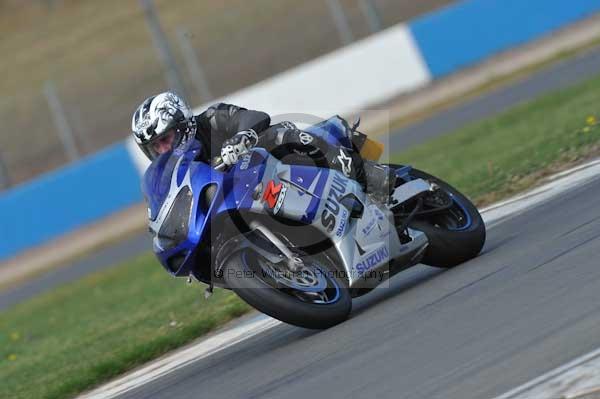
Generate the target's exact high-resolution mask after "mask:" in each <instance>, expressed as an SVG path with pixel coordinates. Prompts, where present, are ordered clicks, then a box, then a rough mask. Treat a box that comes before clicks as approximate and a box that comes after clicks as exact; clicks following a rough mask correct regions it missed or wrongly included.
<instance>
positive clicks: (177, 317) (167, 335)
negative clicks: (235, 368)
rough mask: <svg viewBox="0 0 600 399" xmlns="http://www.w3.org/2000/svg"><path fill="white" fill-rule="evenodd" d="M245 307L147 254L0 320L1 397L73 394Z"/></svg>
mask: <svg viewBox="0 0 600 399" xmlns="http://www.w3.org/2000/svg"><path fill="white" fill-rule="evenodd" d="M249 309H250V308H249V307H248V306H247V305H246V304H245V303H243V302H242V301H241V300H239V299H238V298H237V297H236V296H235V295H233V294H230V293H229V292H226V291H224V290H216V291H215V294H214V295H213V297H211V298H210V300H209V301H206V300H204V297H203V293H202V290H200V289H199V286H198V284H194V285H193V286H192V287H186V286H185V284H184V280H183V279H172V278H170V277H169V275H168V274H167V273H166V272H165V271H164V270H163V269H162V268H161V267H160V266H159V265H158V264H157V262H156V260H155V259H154V257H153V255H150V254H147V255H144V256H141V257H139V258H136V259H134V260H132V261H131V262H129V263H127V264H123V265H120V266H119V267H116V268H112V269H110V270H107V271H104V272H101V273H98V274H94V275H91V276H89V277H86V278H84V279H82V280H80V281H77V282H74V283H71V284H68V285H66V286H64V287H61V288H59V289H57V290H55V291H53V292H50V293H48V294H45V295H42V296H40V297H37V298H35V299H33V300H29V301H27V302H25V303H22V304H20V305H18V306H16V307H14V308H12V309H10V310H8V311H7V312H3V313H2V314H1V315H0V380H1V381H2V384H0V397H2V398H64V397H70V396H74V395H75V394H76V393H78V392H81V391H83V390H85V389H87V388H90V387H91V386H93V385H95V384H98V383H100V382H102V381H106V380H108V379H110V378H111V377H114V376H116V375H118V374H120V373H123V372H124V371H126V370H129V369H131V368H133V367H135V366H136V365H139V364H142V363H144V362H146V361H148V360H151V359H153V358H156V357H158V356H160V355H161V354H163V353H165V352H167V351H169V350H171V349H174V348H177V347H179V346H181V345H183V344H185V343H187V342H189V341H191V340H192V339H194V338H196V337H198V336H201V335H203V334H205V333H207V332H209V331H210V330H212V329H214V328H215V327H217V326H220V325H223V324H224V323H226V322H227V321H229V320H231V319H233V318H235V317H238V316H240V315H242V314H244V313H245V312H247V311H248V310H249Z"/></svg>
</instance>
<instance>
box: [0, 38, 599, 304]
mask: <svg viewBox="0 0 600 399" xmlns="http://www.w3.org/2000/svg"><path fill="white" fill-rule="evenodd" d="M599 73H600V47H599V48H595V49H594V50H592V51H589V52H586V53H584V54H581V55H579V56H576V57H574V58H570V59H568V60H565V61H561V62H558V63H555V64H553V65H550V66H549V67H547V68H544V69H543V70H541V71H539V72H537V73H536V74H533V75H532V76H529V77H527V78H525V79H523V80H519V81H518V82H514V83H511V84H509V85H507V86H504V87H501V88H498V89H496V90H493V91H491V92H488V93H485V94H482V95H480V96H477V97H476V98H473V99H471V100H469V101H467V102H465V103H463V104H459V105H456V106H454V107H451V108H449V109H447V110H444V111H442V112H440V113H438V114H436V115H434V116H432V117H430V118H428V119H426V120H424V121H421V122H417V123H415V124H414V125H411V126H408V127H405V128H403V129H400V130H398V131H397V132H394V134H392V135H390V143H389V148H390V153H394V152H397V151H400V150H402V149H403V148H407V147H409V146H412V145H415V144H418V143H421V142H424V141H426V140H429V139H431V138H433V137H436V136H440V135H443V134H447V133H450V132H452V131H453V130H455V129H457V128H459V127H461V126H463V125H465V124H467V123H469V122H473V121H476V120H480V119H483V118H485V117H488V116H491V115H494V114H497V113H499V112H502V111H504V110H506V109H508V108H509V107H510V106H512V105H515V104H517V103H520V102H524V101H528V100H531V99H533V98H535V97H537V96H539V95H541V94H543V93H546V92H549V91H552V90H557V89H561V88H565V87H569V86H572V85H574V84H576V83H578V82H581V81H583V80H585V79H588V78H590V77H592V76H594V75H597V74H599ZM150 248H151V243H150V240H149V236H148V235H146V234H144V235H140V236H137V237H133V238H130V239H128V240H125V241H124V242H122V243H120V244H117V245H115V246H114V247H111V248H105V249H103V250H100V251H98V252H96V253H93V254H91V255H90V256H88V257H86V258H83V259H81V260H78V261H76V262H74V263H72V264H70V265H66V266H64V267H62V268H60V269H58V270H56V271H53V272H52V273H49V274H47V275H45V276H41V277H40V278H37V279H34V280H31V281H29V282H28V283H26V284H24V285H22V286H19V287H16V288H14V289H12V290H6V291H3V292H0V310H2V309H6V308H7V307H9V306H12V305H14V304H16V303H18V302H20V301H23V300H25V299H27V298H30V297H32V296H35V295H38V294H39V293H42V292H44V291H47V290H49V289H51V288H53V287H55V286H58V285H61V284H64V283H66V282H69V281H73V280H76V279H78V278H80V277H81V276H82V275H85V274H87V273H90V272H92V271H96V270H99V269H101V268H106V267H108V266H113V265H115V264H118V263H119V262H123V261H126V260H127V259H130V258H131V257H132V256H135V255H137V254H139V253H141V252H143V251H145V250H150Z"/></svg>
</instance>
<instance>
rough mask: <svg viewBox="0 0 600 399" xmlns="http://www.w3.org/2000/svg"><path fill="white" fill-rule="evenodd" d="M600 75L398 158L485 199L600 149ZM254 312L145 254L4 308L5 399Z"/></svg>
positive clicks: (128, 363) (65, 391) (125, 362)
mask: <svg viewBox="0 0 600 399" xmlns="http://www.w3.org/2000/svg"><path fill="white" fill-rule="evenodd" d="M599 108H600V77H598V78H595V79H592V80H590V81H588V82H585V83H584V84H581V85H579V86H577V87H574V88H571V89H569V90H564V91H561V92H558V93H554V94H550V95H547V96H544V97H543V98H540V99H538V100H536V101H534V102H531V103H528V104H524V105H520V106H518V107H516V108H514V109H511V110H510V111H508V112H505V113H503V114H501V115H499V116H497V117H494V118H491V119H488V120H485V121H482V122H479V123H475V124H472V125H469V126H467V127H465V128H463V129H460V130H459V131H456V132H454V134H450V135H447V136H443V137H441V138H438V139H436V140H433V141H430V142H428V143H425V144H422V145H420V146H418V147H415V148H413V149H410V150H408V151H406V152H404V153H401V154H397V155H396V156H395V157H394V161H396V162H399V163H409V164H413V165H414V166H416V167H418V168H421V169H424V170H426V171H428V172H431V173H433V174H435V175H438V176H440V177H441V178H443V179H445V180H448V181H449V182H451V183H452V184H454V185H455V186H456V187H458V188H459V189H460V190H461V191H464V192H465V193H467V194H468V195H470V196H471V198H474V199H476V201H477V202H478V203H479V204H484V203H489V202H492V201H495V200H498V199H500V198H502V197H505V196H507V195H510V194H512V193H515V192H517V191H521V190H522V189H524V188H526V187H528V186H531V185H534V184H536V183H537V182H539V180H540V179H541V177H543V176H544V175H545V174H549V173H552V172H554V171H556V170H559V169H560V168H563V167H565V165H570V164H572V163H574V162H577V161H579V160H581V159H583V158H586V157H590V156H592V155H595V154H598V152H599V151H600V145H599V143H600V125H598V117H597V112H598V110H599ZM248 310H249V308H248V306H247V305H245V304H244V303H242V302H241V301H240V300H239V299H237V298H236V297H235V296H234V295H232V294H230V293H227V292H225V291H222V290H217V291H216V293H215V296H214V297H213V298H211V300H210V301H204V300H203V299H202V293H201V291H200V290H199V289H198V287H197V286H195V287H194V288H193V289H191V288H186V287H184V286H183V283H182V281H181V280H175V279H170V278H169V277H168V275H167V274H166V273H165V272H164V271H163V270H162V269H161V268H160V267H159V266H158V265H157V264H156V261H155V260H153V258H152V257H151V256H150V255H145V256H142V257H140V258H137V259H135V260H133V261H132V262H130V263H127V264H123V265H121V266H120V267H117V268H113V269H110V270H107V271H104V272H101V273H98V274H95V275H92V276H89V277H87V278H85V279H83V280H81V281H77V282H74V283H71V284H69V285H66V286H64V287H62V288H60V289H58V290H56V291H53V292H50V293H48V294H45V295H43V296H40V297H38V298H35V299H33V300H30V301H27V302H25V303H22V304H20V305H18V306H16V307H14V308H12V309H10V310H8V311H6V312H3V313H1V314H0V380H1V381H2V382H3V384H0V397H11V398H32V397H35V398H38V397H40V398H41V397H45V398H62V397H69V396H73V395H75V394H76V393H78V392H80V391H83V390H85V389H88V388H90V387H91V386H93V385H96V384H99V383H101V382H103V381H106V380H108V379H110V378H111V377H114V376H116V375H118V374H120V373H122V372H124V371H126V370H129V369H131V368H133V367H135V366H136V365H139V364H141V363H143V362H145V361H148V360H150V359H153V358H155V357H157V356H160V355H161V354H163V353H165V352H166V351H168V350H171V349H173V348H176V347H178V346H181V345H183V344H185V343H187V342H189V341H191V340H193V339H194V338H197V337H198V336H200V335H202V334H205V333H206V332H208V331H210V330H211V329H214V328H216V327H217V326H219V325H222V324H223V323H225V322H226V321H228V320H230V319H232V318H234V317H237V316H239V315H241V314H243V313H245V312H247V311H248Z"/></svg>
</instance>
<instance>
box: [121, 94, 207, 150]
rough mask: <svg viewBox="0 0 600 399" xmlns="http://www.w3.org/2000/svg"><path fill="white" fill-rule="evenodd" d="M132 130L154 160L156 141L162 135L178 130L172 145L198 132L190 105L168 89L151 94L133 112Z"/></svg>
mask: <svg viewBox="0 0 600 399" xmlns="http://www.w3.org/2000/svg"><path fill="white" fill-rule="evenodd" d="M131 130H132V131H133V136H134V138H135V142H136V143H137V144H138V146H139V147H140V148H141V149H142V151H143V152H144V154H146V156H147V157H148V158H149V159H150V160H154V159H155V158H156V157H157V156H158V155H159V154H158V153H157V152H156V151H155V150H154V148H153V147H154V146H153V143H154V142H155V141H156V140H158V139H160V138H161V136H163V135H165V134H167V133H169V132H170V131H171V130H173V131H174V132H175V139H174V141H173V148H175V147H177V146H179V145H180V144H182V143H184V142H187V141H188V140H189V139H190V138H192V137H193V136H194V135H195V134H196V121H195V120H194V114H193V113H192V110H191V109H190V107H189V106H188V105H187V104H186V103H185V101H183V99H181V98H180V97H179V96H177V95H176V94H174V93H171V92H165V93H160V94H157V95H155V96H152V97H148V98H147V99H146V100H145V101H144V102H143V103H142V104H141V105H140V106H139V107H138V108H137V110H136V111H135V112H134V114H133V118H132V120H131Z"/></svg>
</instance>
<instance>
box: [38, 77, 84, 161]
mask: <svg viewBox="0 0 600 399" xmlns="http://www.w3.org/2000/svg"><path fill="white" fill-rule="evenodd" d="M44 95H45V96H46V101H47V102H48V107H49V108H50V111H51V114H52V119H53V120H54V126H56V131H57V132H58V137H59V138H60V141H61V142H62V145H63V148H64V149H65V153H66V154H67V158H68V159H69V160H70V161H75V160H76V159H78V158H79V151H78V150H77V145H76V144H75V137H74V136H73V130H72V129H71V126H70V125H69V122H68V120H67V116H66V114H65V109H64V107H63V105H62V103H61V102H60V98H59V97H58V93H57V91H56V86H55V85H54V82H52V81H51V80H49V81H46V84H45V85H44Z"/></svg>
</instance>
